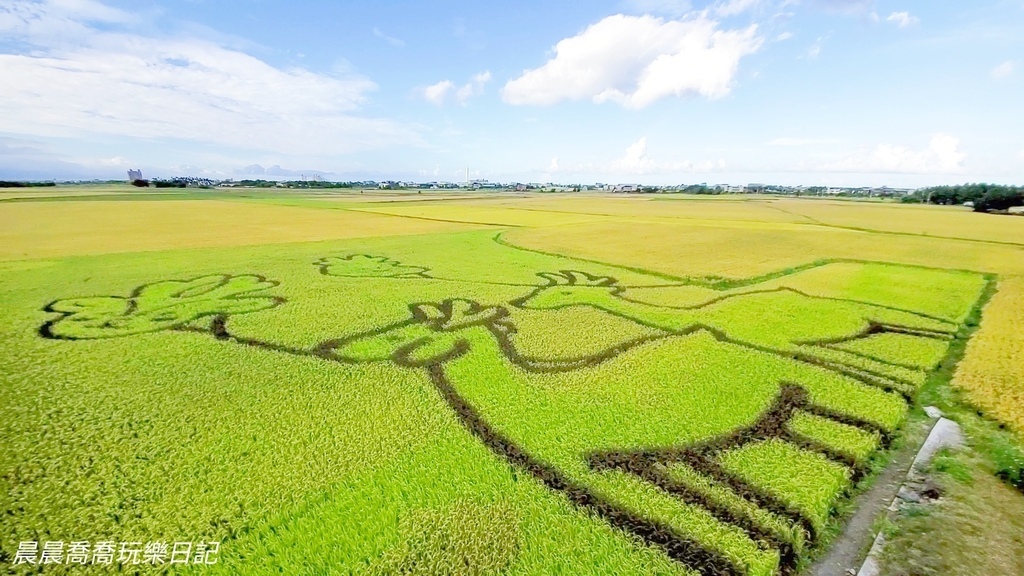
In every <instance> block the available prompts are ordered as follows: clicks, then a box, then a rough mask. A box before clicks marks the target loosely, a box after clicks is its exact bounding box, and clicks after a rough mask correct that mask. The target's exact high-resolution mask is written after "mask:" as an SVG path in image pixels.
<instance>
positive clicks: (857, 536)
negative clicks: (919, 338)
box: [807, 409, 959, 576]
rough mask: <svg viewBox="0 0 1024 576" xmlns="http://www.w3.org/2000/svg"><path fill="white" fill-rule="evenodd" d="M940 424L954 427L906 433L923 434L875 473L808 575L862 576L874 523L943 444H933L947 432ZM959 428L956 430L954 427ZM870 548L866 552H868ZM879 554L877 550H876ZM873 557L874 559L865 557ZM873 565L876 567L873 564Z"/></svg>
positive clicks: (926, 426) (927, 425) (935, 425)
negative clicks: (830, 543)
mask: <svg viewBox="0 0 1024 576" xmlns="http://www.w3.org/2000/svg"><path fill="white" fill-rule="evenodd" d="M928 412H929V416H933V418H934V417H935V415H938V413H936V412H933V411H931V410H930V409H929V411H928ZM940 422H948V423H949V424H952V425H953V426H956V424H955V423H953V422H952V421H950V420H946V419H944V418H939V419H938V420H934V419H933V420H929V421H927V422H922V423H920V424H918V425H917V426H918V427H919V428H918V430H914V431H911V430H908V431H907V432H906V434H907V437H913V436H916V435H917V434H911V432H919V433H920V434H921V436H922V437H924V436H925V434H927V437H925V440H924V441H923V442H921V443H918V442H908V443H907V444H906V445H904V446H902V447H900V448H899V449H898V450H897V451H896V452H895V453H893V454H892V455H891V456H890V458H891V460H890V463H889V465H888V466H886V468H885V469H884V470H883V471H882V472H881V473H880V474H879V476H878V477H877V479H876V480H875V483H874V484H873V485H872V486H871V488H869V489H868V490H867V491H866V492H864V493H862V494H860V495H859V496H857V497H856V498H855V500H854V501H855V510H856V511H855V512H854V513H853V515H852V516H851V517H850V518H849V520H848V521H847V522H846V525H845V526H844V527H843V532H842V534H841V535H840V536H839V537H838V538H837V539H836V540H835V542H834V543H833V544H832V546H831V548H830V549H829V551H828V553H827V554H826V555H824V556H822V557H821V558H819V559H818V560H817V561H815V562H814V564H812V565H811V568H810V569H809V570H808V571H807V574H808V575H810V576H850V575H852V574H856V575H857V576H862V574H861V573H860V572H859V570H861V569H862V567H863V565H865V564H867V561H865V553H866V552H867V553H868V554H872V553H874V552H876V549H875V547H874V544H875V543H876V540H877V539H878V537H880V535H878V537H876V534H875V532H874V527H875V522H876V521H877V520H878V518H879V517H880V516H881V515H882V514H883V513H887V511H888V510H889V509H890V508H891V507H892V506H894V505H898V503H897V502H896V500H897V499H898V497H899V495H900V494H901V490H902V491H903V492H902V493H903V494H907V488H906V487H905V484H907V481H908V478H910V477H912V476H913V475H914V474H915V472H914V471H915V470H918V469H920V468H922V467H923V466H925V465H926V464H927V463H928V462H929V461H930V460H931V458H932V457H933V456H934V455H935V454H936V453H937V452H938V451H939V450H940V449H941V448H942V447H944V446H945V445H940V444H937V443H936V439H937V438H939V437H945V436H942V435H941V434H940V435H939V436H937V435H936V430H937V429H938V430H939V431H940V432H941V431H942V430H948V429H949V428H948V425H946V424H943V425H942V426H941V427H940V426H939V423H940ZM957 428H959V427H957ZM869 548H870V552H868V550H869ZM877 551H878V552H880V547H879V549H878V550H877ZM870 558H874V556H869V559H870ZM876 565H877V564H876ZM863 576H877V572H870V571H869V572H864V573H863Z"/></svg>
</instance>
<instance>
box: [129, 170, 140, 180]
mask: <svg viewBox="0 0 1024 576" xmlns="http://www.w3.org/2000/svg"><path fill="white" fill-rule="evenodd" d="M136 180H142V170H129V171H128V182H135V181H136Z"/></svg>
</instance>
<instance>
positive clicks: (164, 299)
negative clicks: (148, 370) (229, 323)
mask: <svg viewBox="0 0 1024 576" xmlns="http://www.w3.org/2000/svg"><path fill="white" fill-rule="evenodd" d="M276 285H277V283H276V282H273V281H270V280H266V279H265V278H263V277H261V276H255V275H244V276H230V275H219V274H218V275H212V276H202V277H199V278H194V279H192V280H167V281H164V282H157V283H154V284H146V285H144V286H141V287H139V288H137V289H136V290H135V291H134V292H132V294H131V295H129V296H127V297H122V296H98V297H92V298H69V299H65V300H57V301H55V302H51V303H50V304H49V305H47V306H46V309H45V310H46V311H47V312H57V313H59V314H60V317H59V318H57V319H55V320H51V321H49V322H47V323H46V324H44V325H43V327H42V328H41V329H40V334H42V335H43V336H45V337H48V338H63V339H68V340H88V339H96V338H116V337H119V336H129V335H132V334H141V333H145V332H156V331H159V330H168V329H172V328H178V327H181V326H184V325H186V324H188V323H190V322H193V321H195V320H199V319H201V318H205V317H213V316H223V315H232V314H245V313H248V312H256V311H258V310H266V309H268V308H273V307H274V306H277V305H278V304H281V303H282V302H284V299H282V298H280V297H276V296H271V295H267V294H259V293H261V292H264V291H265V290H267V289H269V288H273V287H274V286H276Z"/></svg>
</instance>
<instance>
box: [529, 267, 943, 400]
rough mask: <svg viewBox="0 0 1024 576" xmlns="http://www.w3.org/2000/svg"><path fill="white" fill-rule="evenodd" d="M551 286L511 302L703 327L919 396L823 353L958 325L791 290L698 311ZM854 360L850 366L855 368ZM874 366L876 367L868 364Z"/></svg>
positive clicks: (553, 279) (654, 324)
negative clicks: (883, 337) (881, 336)
mask: <svg viewBox="0 0 1024 576" xmlns="http://www.w3.org/2000/svg"><path fill="white" fill-rule="evenodd" d="M538 276H540V277H541V278H543V279H544V280H545V281H546V283H545V284H544V285H542V286H539V287H537V288H535V289H534V290H533V291H531V292H530V293H529V294H527V295H525V296H523V297H520V298H517V299H515V300H513V301H512V304H513V305H514V306H516V307H521V308H528V309H540V310H555V309H561V308H568V307H573V306H586V307H591V308H597V309H599V310H602V311H604V312H607V313H608V314H613V315H615V316H619V317H622V318H626V319H629V320H632V321H634V322H637V323H640V324H643V325H645V326H648V327H651V328H656V329H659V330H664V331H667V332H670V333H680V332H685V331H688V330H692V329H693V328H694V327H701V328H705V329H708V330H712V331H715V332H716V333H719V334H720V335H721V337H722V338H723V339H728V340H731V341H735V342H737V343H742V344H744V345H747V346H751V347H754V348H757V349H762V350H768V351H772V352H776V353H781V354H789V355H791V356H792V357H793V358H794V359H797V360H802V361H809V362H814V363H817V364H820V365H824V366H827V367H830V368H832V369H835V370H838V371H842V372H846V373H849V372H851V371H852V372H854V373H856V374H858V375H859V376H862V377H866V378H868V379H870V380H871V381H872V382H873V384H874V385H877V386H880V387H882V388H886V389H891V390H897V391H900V392H901V393H903V394H905V395H907V396H908V397H909V396H911V395H912V394H913V391H914V388H915V385H914V383H913V382H909V381H903V380H901V378H899V377H898V376H894V375H893V374H890V373H879V372H878V371H876V370H873V369H872V368H870V367H865V364H868V363H866V362H864V361H863V358H857V357H854V356H853V355H849V354H847V355H844V354H840V353H836V352H837V351H836V350H823V349H821V348H820V347H819V345H827V346H830V347H835V345H836V344H840V343H843V342H847V341H851V340H856V339H860V338H863V337H865V336H867V335H871V334H883V333H892V334H905V335H909V336H914V337H921V338H929V339H936V340H943V341H948V340H951V339H952V338H953V335H954V334H955V333H956V330H957V325H956V324H955V323H953V322H950V321H947V320H942V319H938V318H933V317H929V316H925V315H922V314H917V313H914V312H910V311H906V310H899V309H895V308H888V307H885V306H879V305H876V304H869V303H865V302H857V301H853V300H844V299H839V298H827V297H820V296H812V295H809V294H805V293H803V292H800V291H798V290H794V289H791V288H786V287H780V288H771V289H761V290H757V289H748V290H738V291H733V292H728V293H725V294H722V295H720V296H716V297H713V298H710V299H707V300H706V301H704V302H702V303H699V304H697V305H693V306H665V305H657V304H651V303H647V302H643V301H640V300H636V299H633V298H631V297H630V294H629V292H628V290H627V288H625V287H623V286H621V285H620V284H619V283H618V281H617V280H616V279H615V278H612V277H609V276H599V275H595V274H589V273H587V272H581V271H576V270H562V271H560V272H541V273H539V274H538ZM851 362H852V363H851ZM869 365H870V364H869Z"/></svg>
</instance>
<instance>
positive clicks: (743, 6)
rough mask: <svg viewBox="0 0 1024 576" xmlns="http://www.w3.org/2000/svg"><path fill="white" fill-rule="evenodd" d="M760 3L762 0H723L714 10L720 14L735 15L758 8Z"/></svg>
mask: <svg viewBox="0 0 1024 576" xmlns="http://www.w3.org/2000/svg"><path fill="white" fill-rule="evenodd" d="M760 3H761V0H722V1H721V2H719V3H718V4H716V5H715V7H714V10H715V13H716V14H718V15H719V16H735V15H737V14H742V13H744V12H746V11H747V10H752V9H754V8H756V7H757V5H758V4H760Z"/></svg>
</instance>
